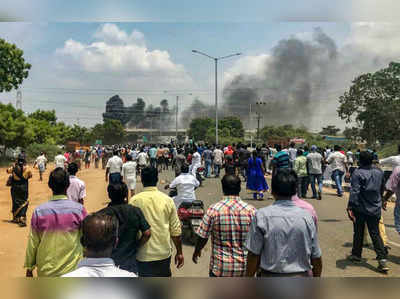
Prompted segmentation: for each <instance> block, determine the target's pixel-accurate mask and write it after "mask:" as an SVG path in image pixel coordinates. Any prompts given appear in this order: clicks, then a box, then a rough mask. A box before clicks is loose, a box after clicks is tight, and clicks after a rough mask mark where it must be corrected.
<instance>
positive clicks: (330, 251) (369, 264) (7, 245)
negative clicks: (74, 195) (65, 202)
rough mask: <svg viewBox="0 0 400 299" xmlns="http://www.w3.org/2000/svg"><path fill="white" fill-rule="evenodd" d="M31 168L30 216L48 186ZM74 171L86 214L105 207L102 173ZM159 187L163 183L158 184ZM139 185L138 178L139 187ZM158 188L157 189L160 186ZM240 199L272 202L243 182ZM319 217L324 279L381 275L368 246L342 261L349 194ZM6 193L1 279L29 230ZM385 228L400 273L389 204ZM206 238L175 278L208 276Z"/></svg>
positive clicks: (208, 189)
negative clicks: (357, 258)
mask: <svg viewBox="0 0 400 299" xmlns="http://www.w3.org/2000/svg"><path fill="white" fill-rule="evenodd" d="M36 172H37V170H35V172H34V178H33V179H32V181H31V184H30V202H31V205H30V207H29V211H28V217H30V215H31V213H32V210H33V209H34V208H35V207H36V206H37V205H38V204H40V203H43V202H45V201H46V200H47V199H48V198H49V196H50V190H49V189H48V187H47V182H38V174H37V173H36ZM78 175H79V176H80V177H81V178H82V179H83V180H84V181H85V182H86V184H87V194H88V197H87V199H86V200H85V206H86V208H87V210H88V211H89V212H95V211H98V210H100V209H101V208H103V207H104V206H105V205H106V204H107V202H108V200H107V193H106V183H105V181H104V171H102V170H101V169H93V168H92V169H90V170H83V171H82V172H80V173H78ZM6 178H7V176H6V174H5V171H4V169H1V171H0V181H2V182H5V181H6ZM171 180H172V172H163V173H161V175H160V183H161V181H171ZM160 187H161V184H160ZM141 189H142V187H141V184H140V181H139V182H138V190H137V191H139V192H140V190H141ZM160 189H161V188H160ZM242 189H243V191H242V193H241V197H242V198H243V199H245V200H246V201H247V202H249V203H251V204H253V205H254V206H255V207H256V208H261V207H264V206H266V205H270V204H272V202H273V201H272V200H267V199H264V201H254V200H252V195H251V194H248V193H246V191H245V185H244V184H243V186H242ZM197 196H198V198H200V199H202V200H203V201H204V203H205V205H206V206H207V207H208V206H209V205H210V204H212V203H215V202H217V201H218V200H219V199H220V198H221V196H222V189H221V184H220V180H219V179H215V178H211V179H208V180H206V181H205V182H204V186H203V187H201V188H199V189H198V191H197ZM309 202H311V203H312V204H313V205H314V207H315V209H316V210H317V213H318V216H319V238H320V243H321V248H322V252H323V263H324V270H323V275H324V276H328V277H342V276H379V277H380V276H382V274H380V273H378V272H376V271H375V266H376V264H377V262H376V261H375V260H374V259H375V253H374V251H373V250H371V249H368V248H367V249H365V250H364V253H363V255H364V257H365V258H366V259H367V260H366V262H365V263H363V264H361V265H352V264H351V263H349V262H347V261H346V259H345V258H346V255H347V254H348V253H349V251H350V249H351V241H352V233H353V232H352V224H351V222H350V221H349V220H348V219H347V216H346V212H345V208H346V203H347V198H346V197H343V198H338V197H337V196H335V195H334V192H333V190H331V189H326V190H325V192H324V197H323V200H322V201H315V200H313V201H311V200H309ZM10 206H11V204H10V195H9V188H6V187H0V277H21V276H23V275H24V270H23V268H22V267H23V263H24V256H25V248H26V240H27V236H28V228H19V227H18V226H16V225H14V224H11V223H9V222H8V219H10V213H9V210H10ZM384 219H385V223H386V230H387V233H388V236H389V239H390V240H391V242H392V243H391V247H392V250H391V251H390V256H389V266H390V267H391V268H392V270H391V271H390V272H389V276H399V277H400V236H399V235H398V234H397V233H396V232H395V230H394V227H393V206H390V207H389V208H388V211H387V212H384ZM209 245H210V242H209V243H208V244H207V247H206V248H205V250H204V252H203V256H202V257H201V259H200V260H199V264H198V265H195V264H193V262H192V261H191V256H192V253H193V246H190V245H185V246H184V256H185V266H184V267H183V268H182V269H180V270H176V269H175V268H174V270H173V273H174V276H186V277H206V276H208V264H209V253H210V246H209Z"/></svg>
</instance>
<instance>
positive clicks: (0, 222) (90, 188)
mask: <svg viewBox="0 0 400 299" xmlns="http://www.w3.org/2000/svg"><path fill="white" fill-rule="evenodd" d="M52 169H53V168H52V165H49V168H48V170H47V171H46V173H45V174H44V181H43V182H40V181H39V173H38V170H37V169H33V178H32V179H31V180H30V184H29V203H30V204H29V209H28V214H27V218H28V226H27V227H25V228H21V227H19V226H17V225H16V224H13V223H10V220H11V219H12V214H11V195H10V188H9V187H6V181H7V177H8V174H7V173H6V169H5V168H0V182H1V185H0V265H1V268H0V277H21V276H24V274H25V271H24V269H23V265H24V258H25V249H26V242H27V237H28V234H29V223H30V218H31V215H32V211H33V210H34V208H35V207H37V206H38V205H39V204H41V203H43V202H46V201H47V200H48V199H49V198H50V196H51V190H50V189H49V187H48V186H47V179H48V175H49V172H50V170H52ZM78 177H80V178H82V179H83V180H84V181H85V183H86V186H87V188H86V190H87V198H86V200H85V207H86V209H87V211H88V212H95V211H98V210H100V209H101V208H103V207H104V206H106V205H107V203H108V200H107V192H106V182H105V180H104V170H102V169H95V168H93V167H92V168H91V169H89V170H85V169H84V170H82V171H81V172H79V173H78Z"/></svg>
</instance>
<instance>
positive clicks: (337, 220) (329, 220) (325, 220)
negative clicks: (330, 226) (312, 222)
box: [319, 219, 343, 222]
mask: <svg viewBox="0 0 400 299" xmlns="http://www.w3.org/2000/svg"><path fill="white" fill-rule="evenodd" d="M319 221H320V222H342V221H343V220H339V219H322V220H321V219H320V220H319Z"/></svg>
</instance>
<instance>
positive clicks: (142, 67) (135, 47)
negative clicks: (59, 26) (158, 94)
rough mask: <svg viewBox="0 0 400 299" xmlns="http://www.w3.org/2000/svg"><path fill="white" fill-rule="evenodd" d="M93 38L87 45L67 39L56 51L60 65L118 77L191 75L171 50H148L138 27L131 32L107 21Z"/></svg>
mask: <svg viewBox="0 0 400 299" xmlns="http://www.w3.org/2000/svg"><path fill="white" fill-rule="evenodd" d="M93 37H94V39H95V41H93V42H92V43H87V44H86V43H83V42H79V41H76V40H74V39H69V40H67V41H66V42H65V44H64V47H63V48H61V49H57V50H56V58H57V60H58V65H59V66H60V67H62V68H67V69H68V68H73V69H75V70H80V71H84V72H92V73H94V72H95V73H109V72H112V74H113V75H116V76H118V75H123V76H127V75H128V76H129V77H137V76H139V77H140V76H150V75H154V74H159V75H163V76H165V75H167V76H171V77H185V76H187V75H186V72H185V69H184V67H183V66H182V65H180V64H175V63H174V62H173V61H172V59H171V57H170V55H169V53H168V52H167V51H164V50H159V49H154V50H150V49H148V48H147V47H146V44H145V38H144V35H143V33H141V32H139V31H137V30H133V31H132V32H131V33H127V32H125V31H123V30H121V29H120V28H119V27H118V26H117V25H115V24H104V25H102V26H101V27H100V28H99V29H98V30H97V31H96V33H95V34H94V35H93Z"/></svg>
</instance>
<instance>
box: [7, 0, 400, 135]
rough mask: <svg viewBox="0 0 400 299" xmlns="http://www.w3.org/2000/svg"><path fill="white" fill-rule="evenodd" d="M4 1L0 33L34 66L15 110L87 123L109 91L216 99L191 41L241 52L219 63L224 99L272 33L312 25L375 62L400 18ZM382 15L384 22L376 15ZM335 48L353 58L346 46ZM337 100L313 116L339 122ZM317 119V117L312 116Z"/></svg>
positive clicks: (354, 6) (304, 10)
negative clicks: (46, 111) (49, 113)
mask: <svg viewBox="0 0 400 299" xmlns="http://www.w3.org/2000/svg"><path fill="white" fill-rule="evenodd" d="M2 2H4V3H5V4H6V5H5V6H2V7H7V9H3V10H4V11H2V10H1V9H0V18H1V17H3V20H4V21H11V22H0V38H4V39H5V40H7V41H8V42H11V43H15V44H16V45H17V46H18V47H20V48H21V49H23V50H24V57H25V59H26V60H27V61H28V62H29V63H31V64H32V69H31V70H30V73H29V78H28V79H26V80H25V81H24V83H23V84H22V86H21V91H22V97H23V109H24V110H25V111H27V112H32V111H34V110H36V109H55V110H56V112H57V116H58V118H59V119H60V120H63V121H65V122H67V123H69V124H73V123H79V124H80V125H85V126H92V125H94V124H96V123H98V122H101V120H102V116H101V114H102V112H104V109H105V103H106V101H107V100H108V99H109V98H110V97H111V96H113V95H115V94H118V95H120V97H121V98H122V99H123V100H124V102H125V103H126V104H127V105H129V104H131V103H133V102H135V101H136V98H138V97H142V98H144V99H145V100H146V101H147V102H150V103H153V104H158V103H159V101H160V100H161V99H163V98H167V99H168V100H169V101H170V105H173V104H174V103H175V98H176V96H179V98H180V107H179V109H180V111H182V110H184V109H185V108H187V107H189V106H190V104H191V102H192V101H193V99H194V98H199V99H200V100H202V101H204V102H205V103H208V104H212V103H214V64H213V61H212V60H210V59H208V58H206V57H204V56H201V55H198V54H194V53H192V50H193V49H196V50H199V51H202V52H205V53H207V54H209V55H211V56H216V57H220V56H225V55H229V54H232V53H238V52H240V53H242V55H241V56H235V57H232V58H229V59H226V60H223V61H221V62H220V63H219V70H218V71H219V72H218V81H219V95H220V97H221V99H222V101H223V98H222V90H223V87H224V86H225V85H226V84H227V83H229V82H230V81H231V80H233V79H234V78H235V77H236V76H238V75H243V74H244V75H257V74H261V73H263V72H264V71H265V68H266V67H267V66H266V65H265V59H266V58H268V57H269V56H271V52H272V51H273V49H274V47H276V46H277V44H278V43H279V41H280V40H283V39H288V38H291V37H296V38H298V39H301V40H311V36H312V33H313V31H314V30H315V28H321V30H322V31H323V32H324V33H325V34H326V35H328V36H329V37H330V38H332V39H333V40H334V41H335V43H336V45H337V47H338V49H340V50H341V49H348V48H352V49H353V48H354V47H357V49H363V51H367V52H368V53H369V55H370V56H368V57H383V59H382V62H381V65H382V67H383V66H384V65H385V63H387V61H388V60H390V59H392V58H393V57H394V56H395V55H396V54H395V53H397V50H400V39H399V38H398V37H397V36H398V35H399V34H398V33H400V25H397V24H394V23H392V22H391V20H390V17H391V16H390V15H385V14H384V13H380V14H377V17H376V18H371V15H370V11H371V9H370V8H371V7H373V3H372V1H370V0H367V1H365V2H363V4H364V5H361V2H359V1H351V4H350V2H349V1H347V2H346V1H342V0H340V1H336V2H335V3H334V4H332V3H333V2H332V1H331V2H328V1H314V0H312V1H308V2H307V3H308V5H307V6H304V5H302V6H300V5H299V4H296V3H297V2H293V1H279V2H277V1H253V2H251V5H250V4H249V2H247V1H235V0H230V1H228V0H220V1H201V2H200V1H199V2H193V1H155V0H150V1H146V2H145V3H142V1H140V2H139V1H113V2H111V1H93V0H89V1H76V2H75V1H72V2H74V5H71V3H70V2H71V1H69V2H67V1H59V0H53V1H45V0H39V1H28V2H26V1H21V0H17V1H15V0H14V1H12V2H11V1H9V0H2ZM33 2H34V3H33ZM383 2H385V1H383ZM381 3H382V2H381ZM7 4H8V5H7ZM345 5H346V7H347V8H348V9H346V10H343V7H344V6H345ZM360 7H362V9H358V8H360ZM381 10H382V9H379V10H378V13H379V12H380V11H381ZM343 11H345V13H343ZM382 11H383V12H385V11H386V13H387V11H388V10H382ZM355 12H356V13H355ZM384 18H387V19H388V20H389V21H390V22H385V23H382V22H381V21H382V20H383V19H384ZM310 42H312V41H310ZM341 55H344V56H346V55H348V56H349V57H348V59H350V60H351V59H352V55H354V51H353V52H352V51H344V50H343V51H342V52H341ZM379 66H380V65H379ZM362 71H371V66H369V65H365V64H362V65H361V64H360V67H359V68H354V69H349V71H348V74H346V76H345V77H346V79H347V78H348V81H347V82H348V86H346V85H345V83H343V84H344V85H345V86H343V88H346V87H347V88H348V87H349V86H350V84H351V79H352V78H354V76H355V75H357V74H358V73H359V72H362ZM332 88H333V87H332ZM335 88H337V87H335ZM15 96H16V92H15V91H14V92H10V93H0V101H1V102H2V103H8V102H11V103H15ZM335 96H336V95H335ZM332 103H333V104H332ZM335 105H337V102H334V101H332V102H331V104H330V106H329V107H328V108H327V109H325V111H323V116H322V117H321V119H326V117H328V118H329V121H331V120H332V121H331V122H336V123H338V124H339V125H340V122H338V120H337V116H336V112H335V109H336V108H335ZM247 106H248V105H247V103H243V109H247ZM320 112H321V111H319V110H318V111H316V112H315V113H316V114H318V113H320ZM264 122H266V123H267V122H268V120H265V119H264ZM320 125H323V123H322V120H319V121H318V122H317V123H315V124H313V126H314V127H318V126H320Z"/></svg>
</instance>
